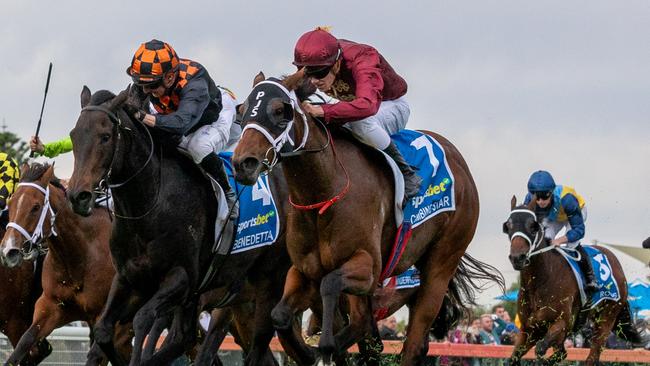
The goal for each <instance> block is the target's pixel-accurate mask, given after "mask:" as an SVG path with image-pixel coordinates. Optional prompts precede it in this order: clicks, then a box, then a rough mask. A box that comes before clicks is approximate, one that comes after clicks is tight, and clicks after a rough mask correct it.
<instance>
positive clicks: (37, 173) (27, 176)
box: [20, 163, 65, 191]
mask: <svg viewBox="0 0 650 366" xmlns="http://www.w3.org/2000/svg"><path fill="white" fill-rule="evenodd" d="M50 166H51V165H50V164H47V163H45V164H40V163H32V165H30V166H29V168H28V169H27V171H25V172H24V174H23V175H22V176H21V177H20V181H21V182H26V183H33V182H36V181H38V180H40V179H41V178H42V177H43V174H45V172H46V171H47V170H48V169H49V168H50ZM50 183H52V185H54V186H55V187H58V188H60V189H62V190H64V191H65V187H64V186H63V184H62V183H61V180H60V179H59V178H57V177H56V176H54V175H53V176H52V179H50Z"/></svg>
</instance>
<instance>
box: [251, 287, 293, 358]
mask: <svg viewBox="0 0 650 366" xmlns="http://www.w3.org/2000/svg"><path fill="white" fill-rule="evenodd" d="M271 282H272V278H261V279H259V280H257V281H255V290H256V291H255V315H254V316H255V321H254V324H255V327H254V330H253V344H252V345H251V349H250V352H248V355H247V356H246V360H245V362H244V363H245V365H253V366H254V365H276V364H277V362H276V360H275V358H274V357H273V354H272V353H271V350H270V348H269V343H270V342H271V338H273V333H274V331H275V329H274V328H273V321H272V320H271V316H270V315H271V310H272V309H273V306H274V305H275V304H276V303H277V297H276V296H273V283H271ZM292 330H293V329H292ZM269 356H270V357H269Z"/></svg>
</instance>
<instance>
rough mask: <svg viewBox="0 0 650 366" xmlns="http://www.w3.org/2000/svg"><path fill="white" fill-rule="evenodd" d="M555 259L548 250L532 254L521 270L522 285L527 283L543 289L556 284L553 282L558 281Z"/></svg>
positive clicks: (548, 288)
mask: <svg viewBox="0 0 650 366" xmlns="http://www.w3.org/2000/svg"><path fill="white" fill-rule="evenodd" d="M555 259H556V258H554V256H553V253H550V252H546V253H541V254H538V255H536V256H533V257H532V258H531V259H530V264H529V265H528V266H527V267H526V268H524V270H522V272H521V283H522V286H523V285H524V284H527V283H529V284H530V285H531V286H532V287H533V288H536V289H543V290H545V291H546V290H550V289H552V287H553V286H556V285H554V284H553V283H554V282H556V283H557V281H558V277H557V273H555V272H556V271H555V269H556V267H557V261H556V260H555ZM562 280H564V279H562ZM556 287H557V286H556Z"/></svg>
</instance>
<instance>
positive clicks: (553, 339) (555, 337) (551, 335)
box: [535, 316, 569, 363]
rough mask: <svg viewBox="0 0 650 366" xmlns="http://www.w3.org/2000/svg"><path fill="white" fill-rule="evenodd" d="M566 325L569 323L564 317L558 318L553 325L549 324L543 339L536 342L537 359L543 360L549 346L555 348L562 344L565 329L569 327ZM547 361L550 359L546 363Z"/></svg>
mask: <svg viewBox="0 0 650 366" xmlns="http://www.w3.org/2000/svg"><path fill="white" fill-rule="evenodd" d="M567 317H568V316H567ZM568 323H569V322H567V320H566V319H565V318H564V317H560V318H558V319H557V320H556V321H555V323H553V324H551V326H550V327H549V328H548V330H547V331H546V335H545V336H544V338H542V340H541V341H539V342H537V345H536V346H535V355H536V356H537V359H539V360H542V359H543V358H544V355H546V351H547V350H548V349H549V348H550V347H551V346H555V347H557V346H559V345H561V344H562V345H563V344H564V339H565V338H566V333H567V328H568V326H569V324H568ZM556 358H557V357H556ZM549 361H550V357H549V360H547V361H546V363H547V362H549Z"/></svg>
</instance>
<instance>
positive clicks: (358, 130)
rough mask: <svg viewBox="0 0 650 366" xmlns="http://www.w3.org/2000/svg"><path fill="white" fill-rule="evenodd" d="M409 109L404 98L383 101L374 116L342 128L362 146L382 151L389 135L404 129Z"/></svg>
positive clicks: (387, 143) (387, 142)
mask: <svg viewBox="0 0 650 366" xmlns="http://www.w3.org/2000/svg"><path fill="white" fill-rule="evenodd" d="M410 114H411V108H410V107H409V104H408V102H407V101H406V99H405V98H404V97H401V98H398V99H395V100H385V101H383V102H381V104H380V105H379V110H378V111H377V113H376V114H375V115H372V116H370V117H367V118H364V119H362V120H359V121H354V122H348V123H346V124H344V125H343V126H344V127H345V128H348V129H349V130H350V131H352V134H353V135H354V136H355V137H356V138H358V139H359V140H360V141H361V142H363V143H364V144H367V145H370V146H374V147H376V148H377V149H379V150H384V149H386V148H387V147H388V145H390V135H392V134H395V133H397V132H399V131H401V130H403V129H404V128H406V123H407V122H408V120H409V115H410Z"/></svg>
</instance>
